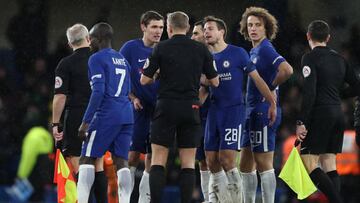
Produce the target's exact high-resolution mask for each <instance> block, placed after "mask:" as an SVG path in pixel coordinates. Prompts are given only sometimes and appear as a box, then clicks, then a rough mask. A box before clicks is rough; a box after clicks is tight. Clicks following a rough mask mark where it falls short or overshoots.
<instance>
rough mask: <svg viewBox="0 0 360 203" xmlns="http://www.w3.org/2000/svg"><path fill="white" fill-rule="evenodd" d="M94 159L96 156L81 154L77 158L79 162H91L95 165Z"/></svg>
mask: <svg viewBox="0 0 360 203" xmlns="http://www.w3.org/2000/svg"><path fill="white" fill-rule="evenodd" d="M95 160H96V158H93V157H86V156H81V157H80V160H79V164H80V165H82V164H91V165H95Z"/></svg>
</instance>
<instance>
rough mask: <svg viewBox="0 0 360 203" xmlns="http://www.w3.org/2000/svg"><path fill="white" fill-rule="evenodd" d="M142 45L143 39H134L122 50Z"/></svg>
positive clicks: (125, 44) (126, 43)
mask: <svg viewBox="0 0 360 203" xmlns="http://www.w3.org/2000/svg"><path fill="white" fill-rule="evenodd" d="M142 44H143V42H142V40H141V39H132V40H129V41H127V42H125V43H124V45H123V46H122V48H121V49H123V48H126V49H131V48H133V47H138V46H141V45H142Z"/></svg>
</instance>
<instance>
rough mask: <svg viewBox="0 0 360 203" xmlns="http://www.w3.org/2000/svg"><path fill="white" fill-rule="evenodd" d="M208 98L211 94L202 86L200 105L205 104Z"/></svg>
mask: <svg viewBox="0 0 360 203" xmlns="http://www.w3.org/2000/svg"><path fill="white" fill-rule="evenodd" d="M208 96H209V92H208V91H207V90H206V87H203V86H201V87H200V89H199V99H200V103H201V104H203V103H204V102H205V100H206V98H207V97H208Z"/></svg>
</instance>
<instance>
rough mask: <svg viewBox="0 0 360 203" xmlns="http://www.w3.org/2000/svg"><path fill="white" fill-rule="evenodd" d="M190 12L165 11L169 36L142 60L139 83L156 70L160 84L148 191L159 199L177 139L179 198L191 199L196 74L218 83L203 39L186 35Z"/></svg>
mask: <svg viewBox="0 0 360 203" xmlns="http://www.w3.org/2000/svg"><path fill="white" fill-rule="evenodd" d="M189 27H190V26H189V17H188V16H187V15H186V14H185V13H184V12H180V11H176V12H173V13H170V14H168V15H167V32H168V36H169V38H170V39H169V40H166V41H163V42H160V43H159V44H158V45H157V46H156V47H155V48H154V50H153V53H152V55H151V56H150V58H149V61H147V62H146V63H145V66H144V73H143V75H142V76H141V79H140V82H141V84H143V85H145V84H149V83H152V82H153V79H154V78H155V77H157V76H156V75H158V74H160V87H159V92H158V97H157V103H156V107H155V112H154V116H153V121H152V124H151V148H152V153H153V154H152V160H151V169H150V194H151V202H152V203H160V202H161V197H162V192H163V188H164V186H165V182H166V179H165V165H166V161H167V157H168V153H169V147H171V146H173V144H174V141H175V139H176V143H177V147H178V148H179V157H180V161H181V173H180V177H179V180H180V182H179V184H180V191H181V192H180V193H181V202H182V203H189V202H190V201H191V197H192V192H193V188H194V184H195V170H194V168H195V152H196V147H197V146H199V144H200V139H201V124H200V117H199V105H200V104H199V86H200V76H201V74H202V73H204V74H205V76H206V78H207V79H208V82H209V83H210V84H211V85H213V86H218V85H219V79H218V76H217V73H216V71H215V69H214V67H213V58H212V56H211V53H210V52H209V51H208V49H207V48H206V47H205V45H203V44H201V43H199V42H196V41H193V40H191V39H190V38H188V37H187V36H186V33H187V31H188V30H189Z"/></svg>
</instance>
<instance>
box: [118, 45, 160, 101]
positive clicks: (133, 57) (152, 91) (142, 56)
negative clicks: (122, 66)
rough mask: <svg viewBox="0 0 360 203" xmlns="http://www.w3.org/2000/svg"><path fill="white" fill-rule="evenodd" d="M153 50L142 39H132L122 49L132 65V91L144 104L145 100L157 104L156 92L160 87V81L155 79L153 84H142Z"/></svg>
mask: <svg viewBox="0 0 360 203" xmlns="http://www.w3.org/2000/svg"><path fill="white" fill-rule="evenodd" d="M152 50H153V48H151V47H146V46H145V45H144V42H143V41H142V39H135V40H130V41H128V42H126V43H125V44H124V45H123V46H122V47H121V49H120V53H121V54H122V55H123V56H124V57H125V58H126V60H127V61H128V62H129V63H130V66H131V72H130V78H131V85H132V89H131V91H132V92H133V93H134V94H135V96H136V97H138V98H139V99H140V101H141V102H142V103H143V105H144V102H146V103H147V104H150V105H155V102H156V94H157V90H158V87H159V82H158V81H155V83H153V84H151V85H145V86H143V85H141V84H140V77H141V74H142V72H143V67H144V64H145V62H146V60H147V58H148V57H149V56H150V54H151V52H152Z"/></svg>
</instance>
